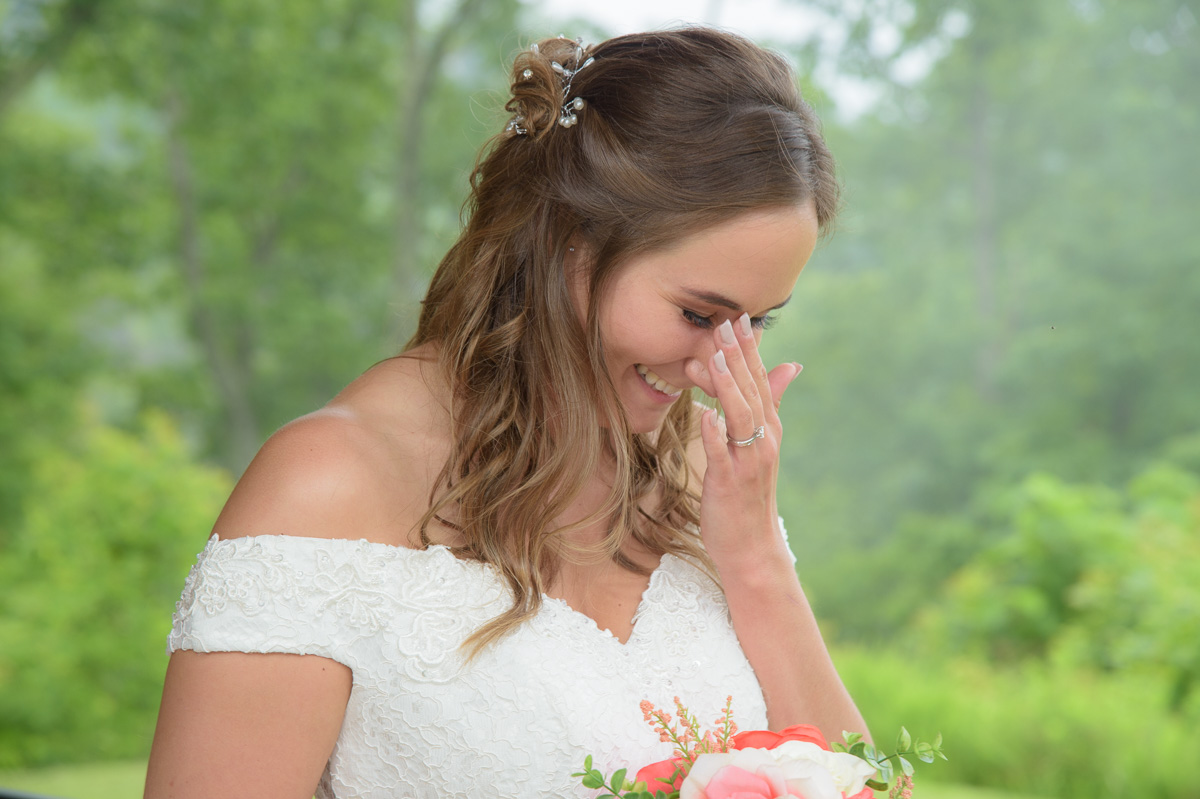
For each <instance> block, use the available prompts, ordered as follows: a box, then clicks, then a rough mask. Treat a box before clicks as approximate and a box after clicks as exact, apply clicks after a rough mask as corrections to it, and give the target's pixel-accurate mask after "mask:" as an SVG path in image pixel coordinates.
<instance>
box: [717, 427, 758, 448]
mask: <svg viewBox="0 0 1200 799" xmlns="http://www.w3.org/2000/svg"><path fill="white" fill-rule="evenodd" d="M765 435H766V430H765V428H764V427H763V426H762V425H759V426H758V427H756V428H754V435H752V436H750V437H749V438H747V439H746V440H744V441H737V440H735V439H734V438H733V437H732V436H726V437H725V438H726V440H727V441H729V443H730V444H733V445H734V446H735V447H748V446H750V445H751V444H753V443H754V442H755V441H757V440H758V439H760V438H763V437H764V436H765Z"/></svg>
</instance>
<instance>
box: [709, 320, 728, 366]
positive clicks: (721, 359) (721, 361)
mask: <svg viewBox="0 0 1200 799" xmlns="http://www.w3.org/2000/svg"><path fill="white" fill-rule="evenodd" d="M725 324H726V325H728V324H729V322H725ZM721 335H722V337H723V336H724V332H722V334H721ZM729 335H731V336H732V335H733V330H732V329H731V330H730V331H729ZM713 363H715V364H716V365H717V371H718V372H720V373H721V374H725V373H726V372H728V371H729V364H727V363H725V353H724V352H723V351H721V350H717V354H716V356H714V357H713Z"/></svg>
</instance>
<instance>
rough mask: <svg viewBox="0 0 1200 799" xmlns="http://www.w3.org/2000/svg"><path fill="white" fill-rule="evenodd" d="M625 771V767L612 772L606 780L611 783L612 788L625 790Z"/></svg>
mask: <svg viewBox="0 0 1200 799" xmlns="http://www.w3.org/2000/svg"><path fill="white" fill-rule="evenodd" d="M625 771H626V770H625V769H623V768H619V769H617V770H616V771H614V772H613V775H612V779H610V780H609V781H608V784H609V785H611V786H612V787H613V789H614V790H617V791H623V790H625Z"/></svg>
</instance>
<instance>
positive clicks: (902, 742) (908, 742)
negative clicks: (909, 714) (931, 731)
mask: <svg viewBox="0 0 1200 799" xmlns="http://www.w3.org/2000/svg"><path fill="white" fill-rule="evenodd" d="M910 749H912V736H911V735H909V733H908V729H907V728H906V727H901V728H900V735H899V736H897V737H896V751H898V752H907V751H909V750H910Z"/></svg>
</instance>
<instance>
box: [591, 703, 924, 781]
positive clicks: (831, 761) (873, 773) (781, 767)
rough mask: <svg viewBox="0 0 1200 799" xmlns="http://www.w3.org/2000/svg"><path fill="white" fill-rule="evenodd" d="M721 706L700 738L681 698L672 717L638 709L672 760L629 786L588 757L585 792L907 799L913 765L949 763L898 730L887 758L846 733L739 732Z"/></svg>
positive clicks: (619, 773) (647, 706) (809, 729)
mask: <svg viewBox="0 0 1200 799" xmlns="http://www.w3.org/2000/svg"><path fill="white" fill-rule="evenodd" d="M732 702H733V698H732V697H729V698H728V699H727V700H726V703H725V709H724V711H723V713H722V715H721V716H720V717H719V718H717V719H716V722H715V724H716V728H715V729H713V730H707V731H703V730H701V726H700V724H699V722H698V721H697V719H696V717H695V715H694V714H692V713H691V712H689V711H688V710H687V708H686V707H685V706H684V705H683V703H682V702H681V701H680V700H679V698H678V697H676V698H675V708H676V715H675V717H674V718H673V717H672V715H671V714H670V713H668V712H666V711H664V710H660V709H658V708H656V707H654V705H653V704H651V703H650V702H647V701H644V702H642V705H641V707H642V714H643V716H644V718H645V719H646V721H647V722H648V723H649V724H650V725H651V726H652V727H654V728H655V729H656V730H657V731H658V733H659V738H660V740H662V741H664V742H667V743H670V744H671V745H672V747H673V749H674V753H673V756H672V757H671V758H669V759H667V760H662V761H659V762H656V763H651V764H650V765H648V766H645V767H643V768H642V769H640V770H639V771H638V772H637V774H636V776H635V777H634V778H633V779H632V780H630V779H627V775H628V770H627V769H624V768H621V769H617V770H616V771H614V772H613V773H612V775H611V776H605V774H604V773H603V772H601V771H600V770H599V769H596V768H594V767H593V762H592V757H591V756H590V755H589V756H588V757H587V758H586V759H585V760H584V764H583V771H579V772H576V773H575V774H573V775H572V776H574V777H579V778H580V779H581V781H582V783H583V786H584V787H585V788H589V789H592V790H598V791H603V793H600V794H598V795H597V799H759V798H760V797H761V799H872V797H874V795H875V794H874V791H875V790H888V791H889V792H888V796H889V797H890V799H909V797H911V796H912V788H913V773H914V768H913V760H919V761H921V762H924V763H932V762H933V761H934V760H935V759H937V758H941V759H943V760H945V759H946V755H945V754H943V752H942V737H941V735H938V736H937V737H936V738H935V739H934V740H933V741H932V742H929V741H923V740H919V739H914V738H913V737H912V735H910V734H909V732H908V730H907V729H905V728H903V727H901V728H900V734H899V736H898V737H897V739H896V751H895V752H893V753H892V754H885V753H883V752H882V751H880V750H879V749H876V748H875V747H874V746H872V745H871V744H870V743H868V742H867V741H866V740H864V739H863V736H862V735H861V734H860V733H848V732H847V733H843V738H844V740H843V741H839V742H835V743H834V744H833V745H832V746H830V745H829V743H828V742H827V741H826V740H825V736H824V735H823V734H822V733H821V731H820V730H819V729H817V728H816V727H813V726H810V725H807V724H800V725H795V726H792V727H787V728H785V729H784V730H782V731H780V732H771V731H768V730H752V731H747V732H739V731H738V728H737V724H735V723H734V721H733V717H732Z"/></svg>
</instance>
